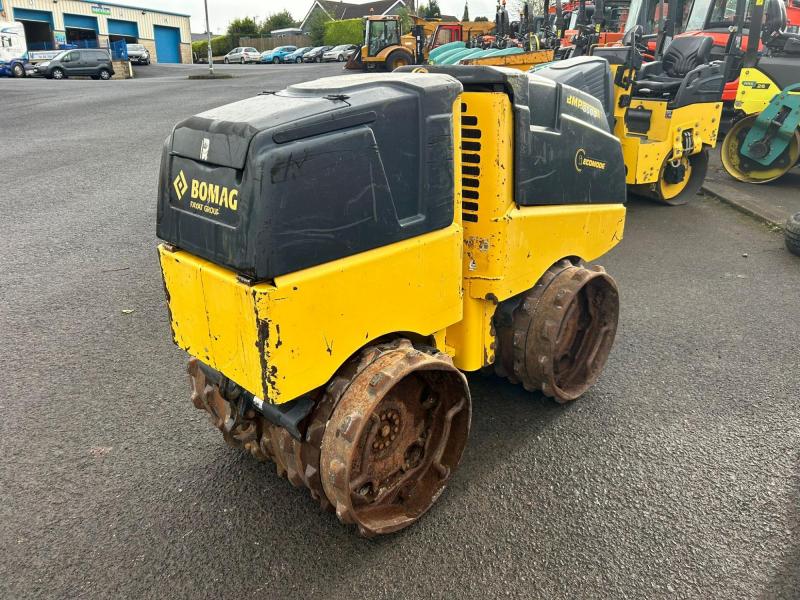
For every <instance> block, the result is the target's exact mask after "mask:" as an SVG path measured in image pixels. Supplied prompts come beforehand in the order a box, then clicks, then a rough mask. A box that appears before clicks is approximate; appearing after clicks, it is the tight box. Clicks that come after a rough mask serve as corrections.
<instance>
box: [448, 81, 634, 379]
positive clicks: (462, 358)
mask: <svg viewBox="0 0 800 600" xmlns="http://www.w3.org/2000/svg"><path fill="white" fill-rule="evenodd" d="M462 104H463V106H464V108H465V112H464V114H466V115H469V116H475V117H476V118H477V124H478V125H477V127H479V128H480V129H481V137H480V142H481V148H480V154H481V162H480V169H481V172H480V178H479V180H478V185H477V187H473V188H472V189H475V190H477V192H478V194H477V195H478V199H477V200H475V203H476V204H477V205H478V209H477V212H476V213H475V214H476V215H477V222H470V221H466V220H465V221H464V223H463V224H464V257H463V269H464V288H465V294H464V296H465V297H464V318H463V319H462V320H461V321H460V322H459V323H456V324H453V325H452V326H451V327H449V328H448V329H447V332H446V341H447V344H448V345H449V346H451V347H453V348H455V355H454V362H455V364H456V366H458V368H460V369H462V370H465V371H474V370H477V369H480V368H481V367H483V366H484V365H486V364H491V363H492V362H493V361H494V337H493V336H492V333H491V321H492V317H493V316H494V312H495V309H496V304H497V302H502V301H503V300H506V299H508V298H510V297H512V296H515V295H517V294H519V293H521V292H524V291H525V290H527V289H529V288H531V287H533V285H534V284H535V283H536V281H538V280H539V278H540V277H541V276H542V275H543V274H544V272H545V271H546V270H547V269H549V268H550V267H551V266H552V265H553V264H555V263H556V262H558V261H559V260H561V259H562V258H565V257H578V258H581V259H583V260H586V261H591V260H594V259H596V258H597V257H599V256H602V255H603V254H605V253H606V252H608V251H609V250H610V249H611V248H613V247H614V246H615V245H616V244H617V243H619V242H620V241H621V240H622V234H623V230H624V224H625V207H624V205H622V204H594V205H586V204H573V205H559V206H525V207H518V206H517V204H516V203H515V202H514V197H513V189H514V187H513V183H514V182H513V179H512V174H513V172H514V164H513V161H514V156H513V145H512V144H509V143H508V142H507V140H509V139H513V130H512V129H513V111H512V106H511V102H510V101H509V99H508V96H507V95H506V94H504V93H485V92H465V93H464V94H462ZM464 139H465V140H466V139H467V138H464ZM465 153H467V151H465ZM464 164H467V163H466V162H465V163H464Z"/></svg>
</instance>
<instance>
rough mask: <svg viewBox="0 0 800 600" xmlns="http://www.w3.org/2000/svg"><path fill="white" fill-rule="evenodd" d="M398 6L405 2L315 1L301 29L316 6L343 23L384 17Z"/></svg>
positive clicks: (385, 0)
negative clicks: (372, 16)
mask: <svg viewBox="0 0 800 600" xmlns="http://www.w3.org/2000/svg"><path fill="white" fill-rule="evenodd" d="M397 5H400V6H405V5H406V3H405V0H376V1H375V2H364V3H362V4H356V3H354V2H338V1H337V0H314V2H313V3H312V4H311V8H309V9H308V13H307V14H306V16H305V18H304V19H303V22H302V23H301V24H300V27H301V28H302V27H304V26H305V24H306V21H307V20H308V17H310V16H311V13H312V11H313V10H314V7H315V6H319V7H320V8H321V9H322V10H323V11H325V14H327V15H328V16H329V17H330V18H331V19H333V20H335V21H342V20H344V19H360V18H361V17H366V16H369V15H383V14H386V13H387V12H388V11H389V10H391V9H392V8H394V7H395V6H397Z"/></svg>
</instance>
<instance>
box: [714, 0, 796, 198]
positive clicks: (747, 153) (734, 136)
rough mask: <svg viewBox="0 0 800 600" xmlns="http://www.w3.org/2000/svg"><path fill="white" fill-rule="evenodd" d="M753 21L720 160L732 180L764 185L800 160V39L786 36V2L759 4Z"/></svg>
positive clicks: (766, 0) (774, 0)
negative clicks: (731, 119)
mask: <svg viewBox="0 0 800 600" xmlns="http://www.w3.org/2000/svg"><path fill="white" fill-rule="evenodd" d="M762 20H763V27H762V26H761V24H762ZM751 22H752V23H755V24H757V25H755V26H754V29H755V31H754V32H753V33H752V34H751V35H750V36H749V37H748V40H747V50H746V52H745V56H744V59H743V60H742V71H741V75H740V76H739V87H738V89H737V92H736V101H735V102H734V110H735V111H736V116H735V122H734V124H733V126H732V127H731V129H730V131H728V134H727V135H726V136H725V139H724V140H723V142H722V148H721V152H720V157H721V159H722V166H723V167H724V168H725V170H726V171H727V172H728V174H729V175H730V176H731V177H735V178H736V179H738V180H740V181H746V182H748V183H766V182H768V181H773V180H775V179H777V178H778V177H780V176H782V175H783V174H785V173H786V172H788V171H789V170H790V169H791V168H792V167H794V166H795V165H796V164H797V163H798V160H799V159H800V35H798V34H796V33H794V34H793V33H787V32H786V26H787V19H786V6H785V4H784V3H783V1H782V0H757V1H756V3H755V6H754V7H753V14H752V20H751ZM756 31H757V32H760V33H761V35H756ZM760 41H763V42H764V53H763V54H760V53H759V51H758V47H759V42H760Z"/></svg>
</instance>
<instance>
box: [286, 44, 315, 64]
mask: <svg viewBox="0 0 800 600" xmlns="http://www.w3.org/2000/svg"><path fill="white" fill-rule="evenodd" d="M309 50H311V46H306V47H304V48H298V49H297V50H295V51H294V52H291V53H289V54H287V55H286V56H284V57H283V62H285V63H301V62H303V55H304V54H305V53H306V52H308V51H309Z"/></svg>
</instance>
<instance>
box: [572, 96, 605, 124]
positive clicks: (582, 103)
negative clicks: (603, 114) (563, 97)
mask: <svg viewBox="0 0 800 600" xmlns="http://www.w3.org/2000/svg"><path fill="white" fill-rule="evenodd" d="M567 104H569V105H570V106H574V107H575V108H577V109H578V110H579V111H581V112H585V113H586V114H587V115H589V116H591V117H594V118H595V119H599V118H600V111H599V110H597V107H596V106H592V105H591V104H589V103H588V102H586V100H582V99H581V98H578V97H577V96H567Z"/></svg>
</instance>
